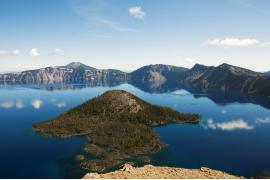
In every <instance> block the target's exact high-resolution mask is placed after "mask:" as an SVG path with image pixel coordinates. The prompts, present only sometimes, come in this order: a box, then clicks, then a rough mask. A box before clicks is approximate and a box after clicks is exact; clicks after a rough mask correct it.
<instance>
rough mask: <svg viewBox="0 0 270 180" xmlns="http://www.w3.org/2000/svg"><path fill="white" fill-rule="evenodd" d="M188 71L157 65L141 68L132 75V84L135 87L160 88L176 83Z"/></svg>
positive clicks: (181, 68)
mask: <svg viewBox="0 0 270 180" xmlns="http://www.w3.org/2000/svg"><path fill="white" fill-rule="evenodd" d="M187 70H188V69H187V68H183V67H177V66H170V65H163V64H156V65H149V66H144V67H142V68H139V69H137V70H135V71H133V72H132V73H131V83H132V84H135V85H143V86H149V88H150V89H151V88H156V87H160V86H162V85H163V84H165V83H175V82H176V80H177V79H178V78H179V77H180V76H181V74H183V73H184V72H186V71H187Z"/></svg>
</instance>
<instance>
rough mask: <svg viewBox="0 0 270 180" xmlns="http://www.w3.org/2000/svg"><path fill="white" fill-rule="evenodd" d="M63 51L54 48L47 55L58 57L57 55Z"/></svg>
mask: <svg viewBox="0 0 270 180" xmlns="http://www.w3.org/2000/svg"><path fill="white" fill-rule="evenodd" d="M63 53H64V50H62V49H59V48H55V49H54V50H53V51H52V52H50V53H49V54H48V55H59V54H63Z"/></svg>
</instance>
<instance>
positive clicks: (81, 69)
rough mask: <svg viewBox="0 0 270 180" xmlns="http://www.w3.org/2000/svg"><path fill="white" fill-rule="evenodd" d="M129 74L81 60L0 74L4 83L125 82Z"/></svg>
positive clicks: (0, 80)
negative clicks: (98, 67) (85, 63)
mask: <svg viewBox="0 0 270 180" xmlns="http://www.w3.org/2000/svg"><path fill="white" fill-rule="evenodd" d="M127 80H128V74H127V73H124V72H122V71H119V70H114V69H96V68H93V67H90V66H87V65H84V64H82V63H79V62H72V63H70V64H67V65H66V66H55V67H46V68H42V69H36V70H29V71H23V72H18V73H8V74H0V82H2V83H3V82H4V83H89V82H96V83H100V84H102V83H105V84H106V83H110V82H112V83H113V82H125V81H127Z"/></svg>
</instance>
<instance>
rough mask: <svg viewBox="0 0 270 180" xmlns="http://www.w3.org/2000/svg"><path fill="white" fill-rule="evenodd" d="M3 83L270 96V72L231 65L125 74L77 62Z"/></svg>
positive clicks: (0, 78) (159, 67)
mask: <svg viewBox="0 0 270 180" xmlns="http://www.w3.org/2000/svg"><path fill="white" fill-rule="evenodd" d="M0 83H25V84H28V83H37V84H48V83H69V84H72V83H82V84H83V83H85V84H93V85H98V86H100V85H105V86H108V85H119V84H121V83H130V84H132V85H134V86H136V87H139V88H140V89H142V90H146V91H149V92H156V91H162V89H164V88H167V89H168V88H169V89H172V90H175V89H179V88H194V89H197V90H200V91H203V92H210V91H216V92H225V93H228V92H229V93H230V92H237V93H243V94H249V95H260V96H270V91H269V89H270V77H269V74H268V73H259V72H254V71H251V70H248V69H244V68H241V67H237V66H232V65H229V64H221V65H219V66H217V67H214V66H204V65H200V64H196V65H194V66H193V67H192V68H191V69H187V68H183V67H177V66H170V65H163V64H155V65H149V66H143V67H141V68H139V69H137V70H135V71H133V72H131V73H125V72H122V71H120V70H115V69H95V68H93V67H90V66H87V65H84V64H82V63H78V62H74V63H70V64H68V65H66V66H57V67H47V68H43V69H37V70H31V71H23V72H19V73H8V74H0Z"/></svg>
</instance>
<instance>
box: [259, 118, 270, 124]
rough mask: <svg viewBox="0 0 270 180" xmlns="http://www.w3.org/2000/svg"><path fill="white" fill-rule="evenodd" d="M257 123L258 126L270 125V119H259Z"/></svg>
mask: <svg viewBox="0 0 270 180" xmlns="http://www.w3.org/2000/svg"><path fill="white" fill-rule="evenodd" d="M256 123H257V124H270V117H265V118H257V119H256Z"/></svg>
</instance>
